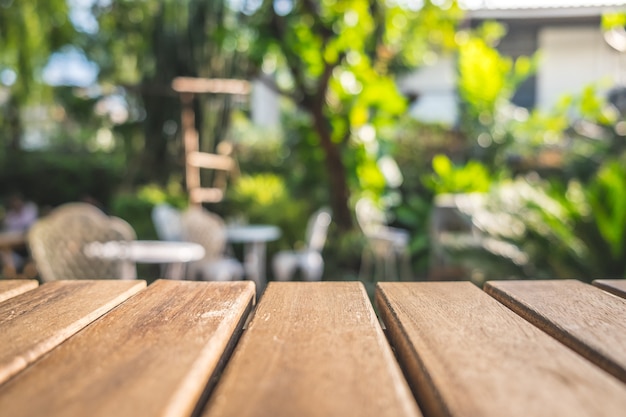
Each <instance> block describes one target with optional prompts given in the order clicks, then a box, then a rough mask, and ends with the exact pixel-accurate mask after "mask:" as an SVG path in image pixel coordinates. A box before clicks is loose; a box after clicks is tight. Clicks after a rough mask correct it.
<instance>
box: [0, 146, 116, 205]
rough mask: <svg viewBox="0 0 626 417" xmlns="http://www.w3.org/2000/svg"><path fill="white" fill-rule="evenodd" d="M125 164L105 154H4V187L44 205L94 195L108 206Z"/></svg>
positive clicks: (0, 181)
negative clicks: (9, 155) (8, 155)
mask: <svg viewBox="0 0 626 417" xmlns="http://www.w3.org/2000/svg"><path fill="white" fill-rule="evenodd" d="M124 169H125V167H124V166H123V165H122V161H121V160H120V159H116V158H112V157H111V155H109V154H102V153H91V154H88V153H80V154H78V153H62V154H58V153H53V152H22V153H19V154H17V155H13V154H12V155H11V157H10V158H8V157H7V155H2V156H1V157H0V189H1V190H3V192H7V193H9V192H14V191H20V192H21V193H22V194H24V195H25V197H27V198H30V199H32V200H33V201H34V202H36V203H37V204H39V205H40V206H42V207H43V206H49V207H54V206H57V205H59V204H62V203H66V202H69V201H78V200H81V199H82V198H84V197H86V196H90V197H92V198H95V199H96V200H98V201H100V202H101V203H102V204H103V205H105V206H106V205H107V204H108V203H109V202H110V200H111V198H112V196H113V194H114V193H115V192H116V191H117V184H119V183H120V181H121V179H122V176H123V173H124Z"/></svg>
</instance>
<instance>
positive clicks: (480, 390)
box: [376, 282, 626, 417]
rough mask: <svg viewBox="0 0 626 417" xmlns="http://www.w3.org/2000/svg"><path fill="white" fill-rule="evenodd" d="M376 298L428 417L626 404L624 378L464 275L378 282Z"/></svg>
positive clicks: (564, 411) (511, 415)
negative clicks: (446, 279)
mask: <svg viewBox="0 0 626 417" xmlns="http://www.w3.org/2000/svg"><path fill="white" fill-rule="evenodd" d="M376 302H377V305H378V308H379V311H380V315H381V318H382V320H383V322H384V323H385V325H386V328H387V335H388V337H389V339H390V341H391V343H392V345H393V346H394V347H395V349H396V354H397V355H398V358H399V361H400V363H401V364H402V365H403V367H404V369H405V375H407V379H408V380H409V382H410V383H411V387H412V389H413V391H414V393H415V394H416V397H417V398H418V401H419V402H420V405H421V407H422V410H423V411H424V414H425V415H428V416H429V417H437V416H480V417H491V416H493V417H501V416H507V417H515V416H523V417H529V416H541V417H543V416H568V417H575V416H589V417H599V416H618V415H623V413H624V410H626V385H624V384H622V383H621V382H620V381H619V380H617V379H615V378H614V377H612V376H611V375H609V374H607V373H606V372H604V371H602V370H601V369H600V368H598V367H597V366H595V365H593V364H592V363H591V362H589V361H587V360H585V359H584V358H582V357H581V356H580V355H578V354H576V353H575V352H573V351H572V350H570V349H568V348H567V347H565V346H563V345H562V344H561V343H559V342H558V341H556V340H555V339H553V338H552V337H550V336H549V335H547V334H546V333H544V332H542V331H541V330H539V329H538V328H537V327H535V326H533V325H532V324H530V323H529V322H527V321H526V320H524V319H523V318H521V317H519V316H518V315H516V314H515V313H513V312H512V311H511V310H509V309H508V308H506V307H504V306H503V305H501V304H500V303H498V302H497V301H496V300H494V299H493V298H491V297H489V296H488V295H487V294H485V293H484V292H482V291H481V290H480V289H479V288H477V287H476V286H474V285H473V284H471V283H468V282H423V283H379V284H378V287H377V294H376Z"/></svg>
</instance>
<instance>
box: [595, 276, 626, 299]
mask: <svg viewBox="0 0 626 417" xmlns="http://www.w3.org/2000/svg"><path fill="white" fill-rule="evenodd" d="M593 285H595V286H596V287H598V288H601V289H603V290H604V291H608V292H610V293H611V294H615V295H617V296H618V297H622V298H626V279H596V280H594V281H593Z"/></svg>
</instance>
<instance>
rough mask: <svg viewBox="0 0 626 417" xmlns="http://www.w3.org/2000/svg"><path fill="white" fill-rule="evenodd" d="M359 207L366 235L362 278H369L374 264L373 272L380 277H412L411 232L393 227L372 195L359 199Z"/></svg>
mask: <svg viewBox="0 0 626 417" xmlns="http://www.w3.org/2000/svg"><path fill="white" fill-rule="evenodd" d="M355 211H356V218H357V222H358V224H359V227H360V228H361V231H362V232H363V234H364V236H365V245H364V248H363V253H362V255H361V269H360V271H359V276H360V277H361V279H367V276H368V275H370V274H371V269H372V266H373V267H374V271H373V276H374V278H375V280H377V281H380V280H397V279H400V278H402V279H404V280H410V279H411V266H410V253H409V240H410V236H409V232H408V231H407V230H404V229H399V228H396V227H390V226H389V225H388V224H387V218H386V216H385V213H384V212H383V211H382V210H381V209H380V208H378V207H377V206H376V204H375V203H374V202H373V201H372V200H371V199H369V198H361V199H360V200H359V201H358V202H357V203H356V206H355ZM398 265H399V268H398ZM398 269H400V271H399V273H398Z"/></svg>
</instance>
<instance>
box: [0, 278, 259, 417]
mask: <svg viewBox="0 0 626 417" xmlns="http://www.w3.org/2000/svg"><path fill="white" fill-rule="evenodd" d="M253 299H254V284H253V283H252V282H189V281H168V280H160V281H156V282H155V283H154V284H152V285H151V286H150V287H148V289H147V290H145V291H143V292H141V293H139V294H138V295H136V296H135V297H133V298H132V299H130V300H128V301H127V302H126V303H124V304H123V305H121V306H120V307H119V308H117V309H115V310H114V311H112V312H110V313H109V314H107V315H106V316H104V317H102V318H101V319H100V320H98V321H96V322H95V323H93V324H92V325H91V326H89V327H87V328H86V329H84V330H83V331H82V332H80V333H79V334H77V335H76V336H74V337H73V338H71V339H70V340H68V341H67V342H65V343H63V344H62V345H61V346H59V347H58V348H57V349H56V350H54V351H53V352H51V354H49V355H47V356H46V357H44V358H42V360H40V361H39V362H37V363H36V364H34V365H33V366H32V367H30V368H29V369H28V370H27V371H26V372H23V373H21V374H20V375H18V376H17V377H16V378H14V379H12V380H11V381H9V382H8V383H7V384H5V385H4V386H1V387H0V410H2V412H3V414H4V415H7V416H13V417H19V416H43V415H45V416H49V417H51V416H64V417H71V416H90V417H94V416H115V417H125V416H142V417H146V416H148V417H149V416H189V415H191V414H192V412H194V408H195V407H196V406H197V403H198V402H199V401H201V399H202V398H203V395H204V394H205V393H206V391H205V389H206V388H207V386H208V385H209V386H210V385H211V384H210V383H209V381H212V377H213V376H214V373H217V372H219V370H220V368H221V362H222V361H223V360H225V356H224V355H225V352H229V350H230V348H231V346H232V344H233V343H234V341H235V340H236V335H237V334H238V332H239V329H241V328H242V326H243V323H244V321H245V318H246V316H247V313H248V311H249V310H250V309H251V308H252V302H253ZM211 383H212V382H211Z"/></svg>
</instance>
